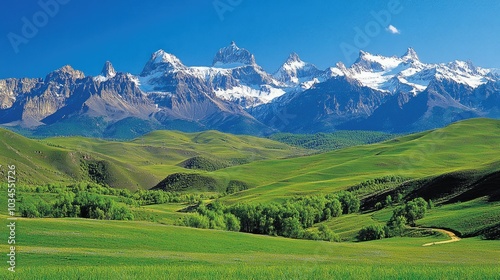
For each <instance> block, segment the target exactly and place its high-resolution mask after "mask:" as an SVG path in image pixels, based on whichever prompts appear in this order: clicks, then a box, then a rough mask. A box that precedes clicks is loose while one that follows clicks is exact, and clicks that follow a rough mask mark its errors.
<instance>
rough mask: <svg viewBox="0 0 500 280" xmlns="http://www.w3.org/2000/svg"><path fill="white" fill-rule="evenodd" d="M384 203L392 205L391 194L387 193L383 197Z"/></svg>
mask: <svg viewBox="0 0 500 280" xmlns="http://www.w3.org/2000/svg"><path fill="white" fill-rule="evenodd" d="M385 205H386V206H391V205H392V196H391V195H388V196H386V197H385Z"/></svg>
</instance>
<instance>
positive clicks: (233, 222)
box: [224, 213, 241, 231]
mask: <svg viewBox="0 0 500 280" xmlns="http://www.w3.org/2000/svg"><path fill="white" fill-rule="evenodd" d="M224 220H225V221H226V230H229V231H240V228H241V227H240V221H239V220H238V218H236V216H235V215H233V214H230V213H227V214H224Z"/></svg>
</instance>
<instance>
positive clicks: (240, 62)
mask: <svg viewBox="0 0 500 280" xmlns="http://www.w3.org/2000/svg"><path fill="white" fill-rule="evenodd" d="M255 64H256V63H255V57H254V56H253V54H251V53H250V52H249V51H247V50H246V49H243V48H239V47H238V46H237V45H236V43H235V42H234V41H233V42H231V44H230V45H229V46H227V47H224V48H221V49H220V50H219V51H218V52H217V53H216V54H215V57H214V60H213V63H212V66H213V67H218V68H236V67H240V66H245V65H255Z"/></svg>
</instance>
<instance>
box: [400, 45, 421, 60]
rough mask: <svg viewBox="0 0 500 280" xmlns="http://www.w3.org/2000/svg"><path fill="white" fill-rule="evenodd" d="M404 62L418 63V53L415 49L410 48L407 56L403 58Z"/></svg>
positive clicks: (406, 53)
mask: <svg viewBox="0 0 500 280" xmlns="http://www.w3.org/2000/svg"><path fill="white" fill-rule="evenodd" d="M401 59H403V60H404V61H418V60H419V59H418V55H417V52H416V51H415V50H414V49H413V48H408V49H407V50H406V52H405V54H404V55H403V56H402V57H401Z"/></svg>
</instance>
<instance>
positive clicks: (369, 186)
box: [347, 175, 408, 196]
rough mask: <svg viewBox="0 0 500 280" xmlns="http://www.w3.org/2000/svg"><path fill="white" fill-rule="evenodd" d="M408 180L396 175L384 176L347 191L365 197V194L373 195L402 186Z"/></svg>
mask: <svg viewBox="0 0 500 280" xmlns="http://www.w3.org/2000/svg"><path fill="white" fill-rule="evenodd" d="M407 180H408V178H406V177H402V176H394V175H388V176H383V177H379V178H375V179H370V180H366V181H363V182H361V183H359V184H357V185H354V186H352V187H350V188H349V189H347V190H348V191H350V192H353V193H354V194H356V195H358V196H359V195H361V196H362V195H365V194H372V193H374V192H378V191H382V190H387V189H390V188H393V187H395V186H397V185H400V184H401V183H403V182H404V181H407Z"/></svg>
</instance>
